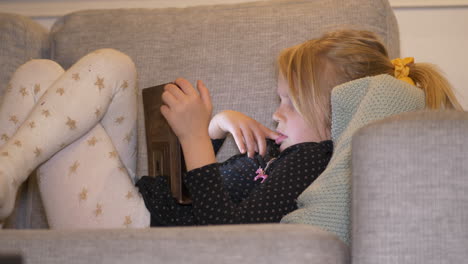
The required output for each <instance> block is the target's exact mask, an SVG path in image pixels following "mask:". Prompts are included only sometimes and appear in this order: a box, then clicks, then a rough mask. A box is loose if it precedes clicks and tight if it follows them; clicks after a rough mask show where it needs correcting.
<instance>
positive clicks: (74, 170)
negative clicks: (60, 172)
mask: <svg viewBox="0 0 468 264" xmlns="http://www.w3.org/2000/svg"><path fill="white" fill-rule="evenodd" d="M79 166H80V163H79V162H78V161H75V162H74V163H73V164H72V165H71V166H70V169H69V171H70V174H72V173H76V171H77V170H78V167H79Z"/></svg>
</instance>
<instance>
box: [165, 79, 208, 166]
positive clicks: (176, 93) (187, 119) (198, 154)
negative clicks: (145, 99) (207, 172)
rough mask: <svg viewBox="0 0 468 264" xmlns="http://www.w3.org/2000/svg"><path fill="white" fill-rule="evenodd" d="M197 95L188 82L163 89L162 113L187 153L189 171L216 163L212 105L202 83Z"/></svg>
mask: <svg viewBox="0 0 468 264" xmlns="http://www.w3.org/2000/svg"><path fill="white" fill-rule="evenodd" d="M197 89H198V92H197V91H196V90H195V89H194V88H193V86H192V85H191V84H190V83H189V82H188V81H187V80H185V79H182V78H179V79H177V80H176V81H175V84H168V85H166V86H165V87H164V93H163V94H162V99H163V102H164V105H163V106H161V113H162V114H163V116H164V117H165V118H166V120H167V122H168V123H169V125H170V126H171V128H172V130H173V131H174V133H175V134H176V135H177V137H178V139H179V141H180V144H181V146H182V151H183V153H184V158H185V165H186V167H187V170H193V169H195V168H199V167H202V166H205V165H208V164H211V163H215V162H216V157H215V153H214V150H213V146H212V144H211V139H210V137H209V135H208V125H209V123H210V118H211V112H212V109H213V107H212V104H211V98H210V93H209V91H208V89H207V88H206V87H205V85H204V84H203V82H201V81H198V82H197Z"/></svg>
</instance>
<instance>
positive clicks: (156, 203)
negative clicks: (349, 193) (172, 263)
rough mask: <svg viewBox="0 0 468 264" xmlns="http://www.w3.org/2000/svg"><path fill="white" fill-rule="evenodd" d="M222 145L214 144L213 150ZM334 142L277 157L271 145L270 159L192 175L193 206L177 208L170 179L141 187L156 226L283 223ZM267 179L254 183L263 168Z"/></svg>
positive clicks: (243, 160) (242, 160)
mask: <svg viewBox="0 0 468 264" xmlns="http://www.w3.org/2000/svg"><path fill="white" fill-rule="evenodd" d="M220 144H222V141H221V142H220V141H214V142H213V145H214V148H215V150H217V149H219V145H220ZM332 152H333V143H332V142H331V141H329V140H328V141H323V142H320V143H315V142H307V143H301V144H297V145H294V146H291V147H289V148H287V149H285V150H284V151H283V152H281V153H279V150H278V146H277V145H275V144H274V143H273V142H272V141H268V154H267V155H266V156H265V157H261V156H260V155H256V156H255V157H254V158H252V159H251V158H248V157H247V156H246V155H245V154H240V155H235V156H233V157H232V158H230V159H228V160H227V161H225V162H223V163H213V164H209V165H206V166H204V167H201V168H197V169H194V170H192V171H189V172H188V173H187V174H186V175H185V178H184V182H185V184H186V186H187V187H188V189H189V191H190V193H191V194H192V200H193V203H192V204H191V205H179V204H177V203H176V202H175V200H174V199H173V198H172V196H171V194H170V192H169V187H168V183H167V179H166V177H156V178H151V177H142V178H141V180H140V181H139V182H137V186H138V187H139V190H140V192H141V194H142V196H143V198H144V200H145V204H146V206H147V208H148V210H149V211H150V212H151V218H152V221H151V225H152V226H159V225H164V226H171V225H215V224H243V223H268V222H279V221H280V220H281V218H282V217H283V216H284V215H286V214H288V213H289V212H291V211H293V210H295V209H297V205H296V199H297V197H298V196H299V194H301V193H302V192H303V191H304V190H305V189H306V188H307V187H308V186H309V185H310V184H311V183H312V182H313V181H314V180H315V179H316V178H317V177H318V176H319V175H320V173H322V171H323V170H325V168H326V166H327V164H328V162H329V160H330V158H331V155H332ZM272 158H276V159H275V160H274V161H272V162H270V165H269V166H268V168H267V169H266V171H265V173H266V174H267V175H269V176H268V178H267V179H266V180H265V181H264V182H263V183H261V181H260V180H259V181H254V180H253V179H254V177H255V176H256V173H255V172H256V170H257V169H258V168H259V167H262V168H263V169H265V167H266V164H267V163H268V161H270V160H271V159H272Z"/></svg>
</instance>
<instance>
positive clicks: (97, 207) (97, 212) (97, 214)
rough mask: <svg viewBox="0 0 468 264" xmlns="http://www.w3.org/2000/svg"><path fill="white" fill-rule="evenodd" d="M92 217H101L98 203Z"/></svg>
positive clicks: (100, 207) (100, 205) (100, 206)
mask: <svg viewBox="0 0 468 264" xmlns="http://www.w3.org/2000/svg"><path fill="white" fill-rule="evenodd" d="M94 215H95V216H96V217H98V216H100V215H102V204H99V203H98V204H97V205H96V209H95V210H94Z"/></svg>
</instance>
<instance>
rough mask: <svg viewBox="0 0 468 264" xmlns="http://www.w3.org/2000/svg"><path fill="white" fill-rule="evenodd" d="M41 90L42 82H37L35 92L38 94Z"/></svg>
mask: <svg viewBox="0 0 468 264" xmlns="http://www.w3.org/2000/svg"><path fill="white" fill-rule="evenodd" d="M40 91H41V85H40V84H38V83H37V84H35V85H34V94H38V93H39V92H40Z"/></svg>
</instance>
